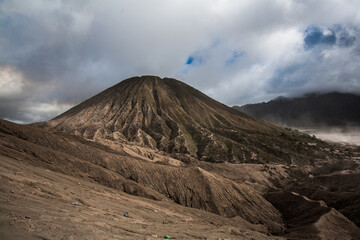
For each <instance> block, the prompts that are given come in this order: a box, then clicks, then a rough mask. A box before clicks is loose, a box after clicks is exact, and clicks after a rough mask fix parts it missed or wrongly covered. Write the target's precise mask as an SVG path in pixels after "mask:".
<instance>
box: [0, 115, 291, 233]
mask: <svg viewBox="0 0 360 240" xmlns="http://www.w3.org/2000/svg"><path fill="white" fill-rule="evenodd" d="M1 156H5V157H6V158H10V159H13V160H12V162H13V163H12V164H13V165H19V166H20V165H23V164H26V165H32V166H35V167H39V168H43V169H49V170H51V171H54V172H58V173H62V174H65V175H68V176H72V177H76V178H80V179H83V180H85V181H88V182H97V183H100V184H102V185H104V186H107V187H111V188H114V189H117V190H120V191H121V192H126V193H129V194H132V195H136V196H140V197H146V198H149V199H153V200H159V201H164V202H172V203H178V204H181V205H184V206H187V207H192V208H196V209H200V210H204V211H206V212H211V213H215V214H217V215H219V216H223V217H231V218H233V217H237V218H241V221H244V222H245V221H247V222H248V223H249V224H258V225H259V227H261V228H262V229H263V230H262V231H263V232H267V233H269V232H271V233H281V232H282V231H283V230H284V227H283V223H282V219H281V215H280V213H279V211H278V210H277V209H275V207H273V206H272V205H271V204H270V203H269V202H268V201H266V200H265V199H264V198H263V197H262V195H261V194H260V193H259V192H258V191H256V190H254V189H253V188H251V187H249V186H248V185H246V184H245V183H236V182H233V181H231V180H229V179H225V178H223V177H221V176H218V175H216V174H212V173H210V172H207V171H205V170H203V169H201V168H199V167H196V166H190V167H174V166H167V165H163V164H156V163H151V162H148V161H144V160H139V159H136V158H133V157H131V156H127V155H125V154H123V153H120V152H116V151H112V150H109V149H107V148H106V147H104V146H102V145H100V144H97V143H92V142H89V141H85V140H83V139H81V138H79V137H76V136H71V135H68V134H64V133H58V132H53V133H51V132H49V131H48V130H43V129H39V128H35V127H31V126H22V125H18V124H14V123H11V122H7V121H4V120H1V119H0V157H1ZM178 204H176V205H178Z"/></svg>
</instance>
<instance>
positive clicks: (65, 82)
mask: <svg viewBox="0 0 360 240" xmlns="http://www.w3.org/2000/svg"><path fill="white" fill-rule="evenodd" d="M359 9H360V1H359V0H271V1H270V0H241V1H240V0H129V1H123V0H98V1H96V0H63V1H60V0H26V1H23V0H0V117H1V118H6V119H9V120H12V121H17V122H22V123H28V122H34V121H42V120H48V119H50V118H52V117H54V116H56V115H58V114H60V113H61V112H63V111H65V110H67V109H68V108H70V107H72V106H74V105H76V104H78V103H80V102H81V101H83V100H85V99H87V98H89V97H91V96H92V95H94V94H96V93H98V92H100V91H102V90H104V89H106V88H108V87H110V86H112V85H114V84H116V83H118V82H119V81H121V80H123V79H126V78H128V77H132V76H141V75H149V74H150V75H158V76H160V77H173V78H176V79H179V80H181V81H184V82H186V83H188V84H190V85H191V86H193V87H195V88H197V89H199V90H201V91H203V92H205V93H206V94H208V95H209V96H211V97H213V98H215V99H217V100H218V101H221V102H223V103H225V104H227V105H229V106H232V105H243V104H246V103H255V102H261V101H268V100H271V99H273V98H275V97H277V96H280V95H282V96H290V97H291V96H298V95H301V94H304V93H308V92H315V91H320V92H327V91H334V90H337V91H341V92H356V93H359V92H360V11H359Z"/></svg>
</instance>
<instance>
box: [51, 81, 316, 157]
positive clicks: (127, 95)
mask: <svg viewBox="0 0 360 240" xmlns="http://www.w3.org/2000/svg"><path fill="white" fill-rule="evenodd" d="M48 124H49V125H50V126H51V127H54V128H56V129H58V130H61V131H64V132H67V133H72V134H75V135H80V136H83V137H85V138H86V139H89V140H94V141H98V142H102V143H104V141H106V143H107V145H112V144H116V143H133V144H136V145H138V146H139V145H140V146H146V147H149V148H151V149H155V150H160V151H163V152H167V153H170V154H171V155H172V156H173V157H175V158H177V159H181V160H182V161H185V162H191V161H196V160H202V161H208V162H232V163H241V162H269V161H271V162H284V161H285V162H288V163H290V162H292V161H296V162H299V161H307V160H306V159H305V158H306V157H305V155H308V154H309V153H310V154H311V152H312V150H311V149H309V146H308V144H307V142H308V141H317V140H316V139H315V140H314V139H310V138H309V139H308V137H307V136H305V135H300V134H295V133H293V132H290V131H287V130H284V129H282V128H279V127H277V126H275V125H272V124H270V123H267V122H265V121H262V120H258V119H255V118H253V117H251V116H248V115H246V114H243V113H241V112H239V111H236V110H235V109H232V108H230V107H228V106H226V105H224V104H221V103H219V102H217V101H215V100H214V99H212V98H210V97H208V96H206V95H205V94H203V93H201V92H200V91H198V90H196V89H194V88H192V87H190V86H188V85H187V84H185V83H183V82H180V81H178V80H175V79H170V78H164V79H161V78H159V77H156V76H142V77H133V78H130V79H127V80H124V81H122V82H120V83H118V84H116V85H115V86H113V87H111V88H109V89H107V90H105V91H103V92H101V93H99V94H97V95H96V96H94V97H92V98H90V99H88V100H86V101H84V102H83V103H81V104H79V105H77V106H75V107H73V108H72V109H70V110H68V111H67V112H65V113H63V114H61V115H60V116H58V117H56V118H54V119H52V120H50V121H49V122H48ZM109 142H110V143H111V144H109ZM304 154H305V155H304Z"/></svg>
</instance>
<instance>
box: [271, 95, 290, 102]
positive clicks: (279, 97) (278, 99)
mask: <svg viewBox="0 0 360 240" xmlns="http://www.w3.org/2000/svg"><path fill="white" fill-rule="evenodd" d="M287 99H288V98H286V97H284V96H278V97H277V98H275V99H273V100H272V101H284V100H287Z"/></svg>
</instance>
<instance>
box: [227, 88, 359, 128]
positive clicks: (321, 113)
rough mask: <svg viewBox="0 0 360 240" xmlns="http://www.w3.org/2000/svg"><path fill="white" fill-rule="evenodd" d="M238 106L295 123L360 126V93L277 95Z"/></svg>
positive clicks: (269, 118) (270, 118) (302, 125)
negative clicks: (265, 101) (293, 96)
mask: <svg viewBox="0 0 360 240" xmlns="http://www.w3.org/2000/svg"><path fill="white" fill-rule="evenodd" d="M234 108H235V109H237V110H240V111H241V112H244V113H247V114H249V115H251V116H254V117H256V118H260V119H264V120H266V121H269V122H272V123H275V124H279V125H286V126H291V127H300V128H312V127H316V128H319V127H344V126H356V127H359V126H360V95H354V94H346V93H337V92H333V93H327V94H307V95H305V96H303V97H298V98H283V97H281V98H277V99H274V100H272V101H269V102H267V103H258V104H248V105H245V106H242V107H238V106H234Z"/></svg>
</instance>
